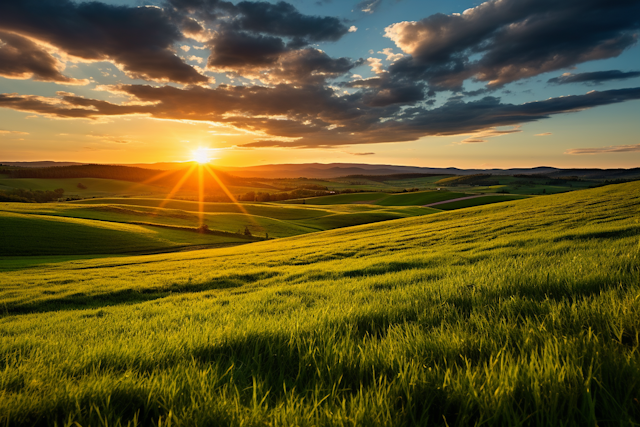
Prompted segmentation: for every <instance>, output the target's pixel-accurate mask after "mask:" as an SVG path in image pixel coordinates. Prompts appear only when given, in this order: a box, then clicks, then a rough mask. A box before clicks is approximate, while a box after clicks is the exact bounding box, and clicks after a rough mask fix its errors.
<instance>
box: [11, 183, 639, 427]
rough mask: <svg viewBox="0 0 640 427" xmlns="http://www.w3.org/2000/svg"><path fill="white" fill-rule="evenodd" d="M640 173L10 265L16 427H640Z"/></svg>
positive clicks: (13, 399) (12, 395)
mask: <svg viewBox="0 0 640 427" xmlns="http://www.w3.org/2000/svg"><path fill="white" fill-rule="evenodd" d="M639 217H640V184H638V183H630V184H621V185H616V186H609V187H603V188H598V189H593V190H584V191H577V192H573V193H568V194H562V195H557V196H547V197H539V198H532V199H526V200H520V201H514V202H506V203H501V204H494V205H485V206H478V207H473V208H468V209H463V210H458V211H451V212H442V213H437V214H434V215H427V216H422V217H417V218H406V219H399V220H396V221H388V222H384V223H377V224H368V225H361V226H355V227H350V228H345V229H338V230H331V231H327V232H322V233H314V234H310V235H306V236H296V237H291V238H287V239H278V240H275V241H268V242H260V243H255V244H251V245H244V246H239V247H235V248H225V249H213V250H203V251H196V252H190V253H177V254H162V255H152V256H138V257H124V258H104V259H101V260H82V261H73V262H67V263H61V264H57V265H50V266H43V267H37V268H30V269H25V270H22V271H12V272H10V273H0V283H1V284H2V287H0V301H1V302H2V304H0V307H2V311H3V313H4V314H3V315H2V317H1V318H0V355H1V356H2V358H1V359H0V360H3V361H4V362H3V369H2V370H0V393H2V394H1V396H2V398H1V399H0V422H2V423H5V424H9V425H33V424H38V423H39V424H43V425H46V424H48V425H52V424H54V422H57V423H58V424H59V425H71V424H72V423H73V422H77V423H78V424H80V425H107V424H109V425H127V423H133V421H134V420H135V422H136V423H138V424H142V425H159V424H160V423H162V424H165V425H166V424H169V423H171V424H172V425H178V426H180V425H185V426H187V425H189V426H190V425H309V426H311V425H316V426H318V425H327V426H328V425H367V426H377V425H385V426H390V425H442V426H444V425H449V426H454V425H455V426H468V425H485V426H486V425H489V426H504V425H522V426H540V425H545V426H560V425H562V426H582V425H634V424H637V420H639V419H640V405H637V404H636V403H635V400H634V399H636V396H640V351H639V348H640V343H639V342H638V336H640V322H639V321H638V319H639V318H640V298H638V295H640V267H639V265H640V264H639V263H640V261H639V260H640V245H639V238H640V223H639V222H638V218H639Z"/></svg>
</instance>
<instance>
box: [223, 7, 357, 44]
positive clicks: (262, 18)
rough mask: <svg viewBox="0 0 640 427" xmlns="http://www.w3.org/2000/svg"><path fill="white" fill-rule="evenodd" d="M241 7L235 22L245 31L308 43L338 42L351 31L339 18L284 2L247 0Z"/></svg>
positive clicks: (238, 8)
mask: <svg viewBox="0 0 640 427" xmlns="http://www.w3.org/2000/svg"><path fill="white" fill-rule="evenodd" d="M237 10H238V12H239V16H238V18H237V19H236V21H235V22H234V25H237V26H238V27H239V28H241V29H242V30H245V31H253V32H259V33H264V34H271V35H276V36H282V37H292V38H294V39H304V40H305V42H320V41H337V40H339V39H340V38H341V37H342V36H344V35H345V34H347V32H349V28H348V27H347V26H346V25H344V24H343V23H342V22H341V21H340V20H339V19H338V18H334V17H330V16H309V15H303V14H301V13H300V12H298V10H297V9H296V8H295V7H293V6H292V5H290V4H289V3H286V2H284V1H280V2H278V3H276V4H271V3H267V2H263V1H259V2H253V1H243V2H240V3H238V5H237Z"/></svg>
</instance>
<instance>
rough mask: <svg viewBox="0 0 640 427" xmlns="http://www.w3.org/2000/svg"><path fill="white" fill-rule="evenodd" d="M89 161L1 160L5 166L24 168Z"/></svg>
mask: <svg viewBox="0 0 640 427" xmlns="http://www.w3.org/2000/svg"><path fill="white" fill-rule="evenodd" d="M86 164H87V163H76V162H53V161H49V160H46V161H41V162H3V161H0V165H5V166H17V167H22V168H50V167H53V166H76V165H86Z"/></svg>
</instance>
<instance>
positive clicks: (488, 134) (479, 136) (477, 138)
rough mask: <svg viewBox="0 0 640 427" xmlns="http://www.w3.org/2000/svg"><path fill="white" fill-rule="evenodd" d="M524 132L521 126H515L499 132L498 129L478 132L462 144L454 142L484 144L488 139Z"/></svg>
mask: <svg viewBox="0 0 640 427" xmlns="http://www.w3.org/2000/svg"><path fill="white" fill-rule="evenodd" d="M519 132H522V131H521V130H520V126H519V125H515V126H513V128H512V129H505V130H498V129H496V128H489V129H485V130H482V131H480V132H476V133H475V134H473V136H471V137H469V138H465V139H463V140H462V141H460V142H454V144H482V143H485V142H487V140H486V138H495V137H497V136H504V135H509V134H512V133H519Z"/></svg>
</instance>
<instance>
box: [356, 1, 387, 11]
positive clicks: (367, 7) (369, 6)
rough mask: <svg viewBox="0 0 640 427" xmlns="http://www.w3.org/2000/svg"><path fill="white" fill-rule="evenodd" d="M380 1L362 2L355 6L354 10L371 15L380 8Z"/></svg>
mask: <svg viewBox="0 0 640 427" xmlns="http://www.w3.org/2000/svg"><path fill="white" fill-rule="evenodd" d="M381 3H382V0H362V1H361V2H360V3H358V4H357V5H356V9H359V10H360V11H362V12H364V13H373V12H375V11H376V10H378V8H379V7H380V4H381Z"/></svg>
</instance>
